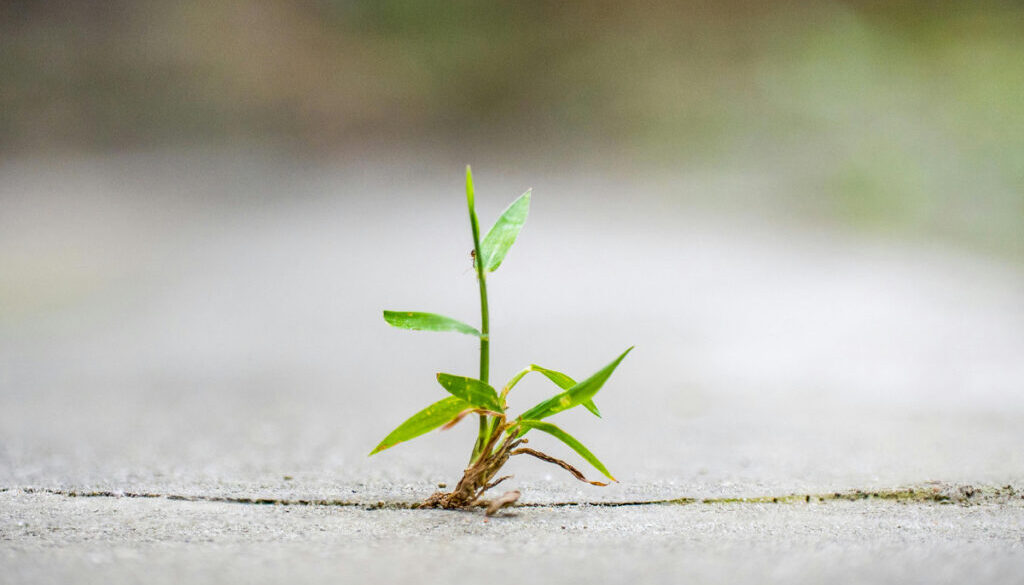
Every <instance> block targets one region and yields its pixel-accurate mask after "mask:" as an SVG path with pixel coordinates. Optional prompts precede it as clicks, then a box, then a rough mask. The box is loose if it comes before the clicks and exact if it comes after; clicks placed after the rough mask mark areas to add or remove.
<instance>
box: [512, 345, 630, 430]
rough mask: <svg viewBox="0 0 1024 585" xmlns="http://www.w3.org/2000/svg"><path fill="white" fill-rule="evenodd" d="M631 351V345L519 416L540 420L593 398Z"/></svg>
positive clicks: (525, 418)
mask: <svg viewBox="0 0 1024 585" xmlns="http://www.w3.org/2000/svg"><path fill="white" fill-rule="evenodd" d="M631 351H633V348H632V347H630V348H629V349H627V350H626V351H624V352H622V355H620V356H619V357H617V358H615V360H614V361H613V362H612V363H610V364H608V365H607V366H605V367H603V368H601V369H600V370H599V371H598V372H597V373H596V374H594V375H593V376H591V377H589V378H587V379H586V380H583V381H582V382H579V383H577V384H576V385H575V386H573V387H572V388H569V389H568V390H566V391H565V392H562V393H561V394H557V395H555V396H552V397H551V398H548V399H547V400H545V401H544V402H541V403H540V404H538V405H537V406H534V407H533V408H531V409H530V410H527V411H526V412H524V413H523V414H522V415H521V416H520V418H521V419H523V420H541V419H543V418H547V417H549V416H551V415H553V414H557V413H559V412H562V411H563V410H568V409H570V408H572V407H574V406H578V405H580V404H582V403H583V402H584V401H587V400H591V399H593V398H594V395H595V394H597V391H598V390H600V389H601V387H602V386H604V383H605V382H607V381H608V378H609V377H610V376H611V375H612V372H614V371H615V368H617V367H618V366H619V362H621V361H622V360H623V359H625V357H626V355H628V354H629V352H631Z"/></svg>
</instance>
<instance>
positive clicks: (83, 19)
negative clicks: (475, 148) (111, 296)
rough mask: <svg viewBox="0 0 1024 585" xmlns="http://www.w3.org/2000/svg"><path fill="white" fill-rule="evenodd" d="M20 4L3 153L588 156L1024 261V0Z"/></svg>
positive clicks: (0, 124)
mask: <svg viewBox="0 0 1024 585" xmlns="http://www.w3.org/2000/svg"><path fill="white" fill-rule="evenodd" d="M0 6H2V7H0V55H2V58H0V79H2V82H0V151H3V152H23V151H39V150H43V151H50V150H54V149H58V150H62V149H83V148H84V149H104V150H109V149H131V148H146V147H151V146H153V145H166V144H171V145H174V144H185V145H188V144H193V143H196V142H214V143H218V142H228V143H230V142H233V141H237V140H244V141H252V140H257V141H263V140H274V141H286V142H287V143H289V144H293V145H298V146H300V147H303V148H307V149H312V150H322V149H336V148H352V147H356V148H358V146H359V145H361V144H364V143H366V142H367V141H374V142H378V143H379V142H381V141H383V142H385V143H389V142H411V143H415V142H416V141H424V140H431V141H437V140H440V141H449V142H450V141H461V140H467V139H472V140H475V141H477V142H480V141H483V142H485V143H488V144H495V145H499V146H500V145H507V144H515V143H522V142H523V141H526V140H529V141H530V142H531V143H533V144H538V145H544V144H578V145H586V146H588V147H590V148H594V149H597V150H601V151H604V152H611V153H616V152H628V153H630V156H632V157H638V158H639V159H642V160H643V161H644V162H645V164H653V165H664V166H668V167H683V166H692V165H705V164H706V165H712V166H715V167H718V168H723V167H724V168H728V167H730V166H736V165H750V164H755V165H757V164H759V165H763V166H770V167H774V168H781V169H785V170H784V171H783V172H786V173H788V174H789V175H790V176H791V177H792V178H793V183H794V185H799V186H800V189H799V193H798V194H797V195H795V196H794V197H795V198H796V199H799V201H797V202H796V203H797V204H798V205H799V206H801V207H802V208H806V209H809V210H810V211H811V212H812V213H820V214H824V215H826V216H834V217H838V218H842V219H843V221H851V222H854V223H856V224H858V225H861V226H862V227H866V228H869V229H880V230H899V231H902V232H906V231H911V232H916V231H922V232H926V233H932V232H948V233H949V234H951V235H953V236H956V237H960V236H963V237H966V238H967V239H968V240H970V241H972V242H974V243H976V244H980V245H984V246H987V247H991V248H994V249H1000V250H1011V251H1013V252H1014V253H1015V254H1017V253H1024V241H1022V240H1024V238H1022V237H1021V236H1020V235H1019V234H1020V233H1021V231H1022V228H1024V219H1021V218H1022V217H1024V58H1022V55H1024V34H1021V32H1022V31H1024V5H1022V4H1020V3H1019V2H959V3H958V2H923V1H917V2H895V3H893V2H881V1H853V2H811V1H809V0H807V1H795V2H785V3H783V2H775V3H757V2H752V1H745V0H727V1H724V2H697V1H688V2H668V1H654V2H635V1H621V0H620V1H617V2H611V1H603V0H602V1H595V2H587V3H564V2H561V3H560V2H541V1H537V0H523V1H517V2H478V1H468V0H456V1H452V2H417V1H409V0H404V1H400V0H379V1H373V2H369V1H344V2H343V1H340V0H337V1H328V0H304V1H299V2H281V1H276V2H273V1H271V2H256V1H253V0H241V1H239V2H232V3H216V2H202V1H199V0H183V1H181V2H156V1H153V0H139V1H134V2H132V1H128V0H120V1H108V2H99V1H96V0H93V1H82V2H64V3H61V2H43V1H41V0H32V1H27V0H15V1H11V2H6V3H4V4H2V5H0ZM631 160H636V158H633V159H631ZM811 193H819V194H820V196H817V197H815V196H812V195H809V194H811Z"/></svg>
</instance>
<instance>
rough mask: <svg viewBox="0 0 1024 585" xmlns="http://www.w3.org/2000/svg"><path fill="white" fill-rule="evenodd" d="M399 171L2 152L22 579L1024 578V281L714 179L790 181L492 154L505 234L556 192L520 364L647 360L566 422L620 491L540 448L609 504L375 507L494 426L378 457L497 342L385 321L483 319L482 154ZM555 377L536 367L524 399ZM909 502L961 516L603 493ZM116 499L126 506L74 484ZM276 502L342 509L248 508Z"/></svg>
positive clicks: (895, 508)
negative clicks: (942, 497) (734, 206)
mask: <svg viewBox="0 0 1024 585" xmlns="http://www.w3.org/2000/svg"><path fill="white" fill-rule="evenodd" d="M380 161H384V162H377V163H373V164H370V163H367V162H366V161H361V162H359V163H358V164H357V163H352V164H341V165H338V166H333V167H324V166H318V167H312V168H310V167H309V166H308V165H300V164H295V163H290V162H287V161H282V160H280V159H278V158H273V157H270V158H261V157H249V156H247V157H232V158H224V157H203V156H193V157H188V156H186V157H181V156H154V157H122V158H107V159H89V160H80V161H64V162H63V163H62V164H60V165H48V164H43V163H34V162H31V161H27V162H26V161H22V162H17V163H13V162H9V163H7V164H5V165H4V166H3V167H0V201H2V204H3V209H4V213H3V214H0V295H2V296H0V489H2V490H4V491H3V492H2V493H0V564H2V565H3V567H4V570H3V571H0V581H4V582H12V583H15V582H17V583H23V582H54V583H57V582H61V583H63V582H68V581H76V582H108V583H109V582H114V583H116V582H137V581H147V582H233V581H238V582H275V581H286V580H287V581H301V582H321V581H323V582H327V581H331V582H337V581H341V582H386V583H396V582H397V583H401V582H435V581H436V582H441V581H445V582H451V581H453V580H463V579H469V578H473V579H476V578H478V577H477V576H478V575H481V574H484V573H486V574H487V575H488V580H489V581H495V582H511V581H512V580H516V581H521V580H522V578H528V579H529V580H531V581H540V582H545V581H549V582H559V583H563V582H568V583H572V582H594V581H626V580H628V579H639V578H643V579H646V580H652V581H664V582H681V581H695V582H701V581H708V582H712V581H713V582H722V581H730V582H780V583H781V582H786V583H791V582H823V581H828V582H922V583H925V582H928V583H936V582H940V583H941V582H949V583H954V582H963V581H964V580H966V579H968V578H969V579H972V580H979V579H980V580H981V581H983V582H984V581H987V582H1011V581H1014V580H1015V579H1016V580H1018V581H1019V575H1021V574H1024V540H1022V538H1024V537H1022V534H1024V510H1022V507H1021V503H1020V500H1019V498H1015V497H1013V496H1011V495H1007V494H1011V493H1017V492H1019V491H1020V489H1021V488H1022V486H1024V450H1022V449H1020V445H1021V444H1024V391H1022V390H1024V387H1022V383H1024V382H1022V380H1024V360H1022V359H1020V356H1022V355H1024V272H1022V271H1021V269H1020V267H1019V266H1018V265H1014V264H1008V263H1005V262H1002V261H1000V260H998V259H993V258H992V257H988V256H981V255H977V254H974V253H971V252H966V251H963V250H961V249H958V248H955V247H949V246H944V245H939V244H935V243H930V242H920V241H915V240H890V239H885V238H883V237H881V236H877V235H875V236H871V235H865V234H859V235H857V234H852V233H850V232H848V231H845V230H843V229H840V228H837V227H834V226H833V227H827V226H822V225H814V224H811V225H807V224H800V223H798V222H795V221H793V220H790V219H788V218H786V217H785V214H778V213H777V214H770V213H767V212H766V211H765V210H764V209H763V208H757V207H753V210H752V211H749V210H748V211H745V212H728V213H726V212H723V211H721V210H710V211H709V210H707V209H701V208H700V207H699V206H696V205H695V204H694V203H693V201H692V199H689V198H688V196H687V194H689V193H694V192H700V193H703V194H705V195H706V196H707V199H714V198H716V197H719V196H720V197H722V198H724V199H729V198H730V197H734V196H735V193H736V192H740V191H743V192H747V191H755V192H757V193H759V194H760V195H763V197H764V198H765V199H766V200H774V199H773V196H774V195H777V194H778V193H777V191H781V190H784V189H787V188H789V187H790V185H788V184H786V183H785V182H780V181H779V180H778V178H777V177H773V176H772V175H770V174H763V173H761V174H759V173H754V172H751V173H750V174H749V175H743V176H737V175H730V176H729V177H724V178H722V177H707V176H701V175H696V176H684V175H680V176H670V177H658V178H656V179H652V178H651V177H650V176H630V175H616V174H613V173H612V172H609V173H608V176H602V177H594V176H592V175H584V174H575V173H572V172H564V171H560V172H558V173H549V172H545V171H544V169H543V168H540V167H538V168H529V166H528V165H524V166H523V167H522V168H517V170H516V171H515V172H511V171H501V170H500V169H501V168H502V167H500V166H499V165H496V164H491V165H489V164H487V163H486V161H484V163H483V164H480V165H478V166H477V167H476V168H475V170H476V175H477V177H478V200H479V206H480V214H481V216H482V218H483V219H482V221H483V222H484V223H489V222H490V220H491V218H493V217H494V216H495V215H496V214H497V213H498V212H499V211H500V210H501V208H502V207H503V206H504V205H505V204H506V203H507V201H509V200H510V199H512V198H513V197H514V196H515V195H517V194H518V192H521V191H522V190H523V189H525V188H526V187H530V186H532V187H534V189H535V195H534V204H533V209H532V213H531V217H530V220H529V222H528V224H527V228H526V229H525V230H524V232H523V235H522V237H521V239H520V242H519V243H517V245H516V247H515V248H514V249H513V250H512V252H511V253H510V255H509V257H508V259H507V260H506V262H505V264H504V265H503V266H502V268H501V270H500V271H499V272H497V273H495V275H494V276H493V277H492V279H491V281H490V283H491V301H492V306H493V313H492V319H493V323H492V329H493V332H494V335H493V338H494V341H493V350H494V357H493V360H492V371H493V372H494V376H495V378H496V379H499V380H503V379H504V378H506V377H508V376H511V375H512V374H513V373H514V372H515V371H516V370H518V369H519V368H521V367H522V366H523V365H525V364H528V363H531V362H533V363H539V364H541V365H545V366H548V367H553V368H557V369H562V370H564V371H566V372H568V373H570V374H571V375H574V376H577V377H580V376H585V375H587V374H588V373H589V372H591V371H593V370H595V369H597V368H599V367H600V366H602V365H604V364H605V363H607V361H609V360H610V359H611V358H612V357H614V356H615V355H617V354H618V353H619V352H620V351H621V350H622V349H623V348H625V347H626V346H628V345H633V344H636V345H637V349H636V350H635V351H634V352H633V353H632V354H631V355H630V356H629V358H628V359H627V360H626V361H625V362H624V363H623V365H622V366H621V368H620V370H619V371H618V372H617V373H616V374H615V376H614V377H613V378H612V380H611V381H610V382H609V384H608V385H607V387H606V389H605V390H603V391H602V393H601V394H600V395H599V397H598V400H597V402H598V404H599V405H600V407H601V409H602V411H603V412H604V418H603V419H601V420H598V419H596V418H594V417H592V416H590V415H589V414H588V413H586V412H579V413H577V412H570V413H564V414H560V415H558V420H557V422H558V423H559V424H560V425H561V426H563V428H566V429H567V430H569V431H570V432H572V433H573V434H574V435H576V436H577V437H578V438H580V439H581V440H582V441H584V442H585V443H586V444H587V445H588V446H589V447H590V448H591V449H592V450H593V451H594V452H595V453H596V454H597V455H598V456H599V457H601V458H602V460H603V461H604V462H605V463H606V464H607V465H608V467H609V468H610V469H611V470H612V471H613V472H614V473H615V475H616V476H617V477H618V478H619V479H620V480H621V483H619V484H615V485H613V486H611V487H609V488H597V487H592V486H588V485H585V484H581V483H577V482H575V481H574V480H572V478H571V477H569V476H568V475H567V474H564V473H563V472H562V471H561V470H558V469H556V468H553V467H547V466H545V465H544V464H543V463H541V462H539V461H536V460H532V459H531V460H529V461H522V460H513V462H512V463H511V465H510V471H511V472H512V473H514V474H515V475H516V478H515V479H514V480H512V481H511V482H509V484H508V489H513V488H515V489H520V490H522V492H523V498H522V500H521V501H522V502H523V503H526V504H551V503H563V504H564V503H572V504H583V505H579V506H574V505H573V506H555V507H550V506H549V507H522V508H517V509H515V510H514V511H513V513H512V514H511V515H508V516H505V517H500V518H495V519H492V520H491V521H490V522H487V523H484V522H483V517H482V516H481V515H480V514H479V513H452V512H438V511H423V510H408V509H376V510H374V509H370V508H372V507H374V505H375V504H377V503H378V502H384V503H385V504H388V505H391V504H402V505H406V504H409V503H412V502H416V501H418V500H420V499H422V498H423V497H425V496H427V495H429V494H430V493H431V492H432V491H433V490H434V489H435V486H436V484H438V483H441V482H447V483H449V484H452V483H454V482H455V480H457V479H458V474H459V471H460V469H461V466H462V465H463V464H464V463H465V458H466V456H467V450H468V449H469V447H470V445H471V443H472V435H473V429H472V428H471V427H472V426H473V425H471V424H466V423H464V424H463V425H461V426H460V427H457V428H455V429H453V430H451V431H448V432H445V433H435V434H432V435H429V436H427V437H424V438H422V439H420V440H417V441H415V442H412V443H409V444H407V445H402V446H399V447H396V448H394V449H392V450H389V451H387V452H384V453H382V454H380V455H378V456H375V457H373V458H370V459H367V457H366V453H368V452H369V450H370V449H371V448H372V447H373V446H374V445H375V444H376V442H377V441H378V440H379V439H380V438H381V437H383V435H384V434H386V433H387V432H388V431H389V430H391V428H392V427H394V426H395V425H396V424H397V423H399V422H400V421H401V420H403V419H404V418H405V417H406V416H408V415H409V414H411V413H412V412H414V411H416V410H418V409H419V408H421V407H423V406H425V405H426V404H428V403H429V402H432V401H434V400H436V399H439V398H441V397H442V396H443V394H442V390H441V389H440V387H438V386H436V384H435V383H434V380H433V374H434V372H437V371H448V372H453V373H462V374H472V373H473V371H474V369H475V366H476V348H475V346H474V343H473V339H471V338H469V337H463V336H458V335H436V336H432V335H430V334H416V333H408V332H400V331H396V330H393V329H389V328H388V327H387V326H386V325H385V324H384V323H383V321H382V320H381V319H380V311H381V309H384V308H394V309H413V310H430V311H435V312H439V313H444V314H450V315H452V316H455V317H458V318H462V319H464V320H467V321H470V322H472V321H474V320H475V318H474V314H475V312H476V310H477V309H476V302H477V299H476V290H475V284H474V277H473V274H472V272H471V271H470V270H468V269H469V266H470V264H469V256H468V251H469V243H468V236H467V232H466V229H465V228H466V225H465V223H466V222H465V217H464V214H465V212H464V209H463V208H462V205H463V199H462V195H461V184H460V179H461V177H460V169H459V166H458V164H457V162H456V161H448V160H439V159H437V158H436V157H435V158H434V159H431V160H430V161H429V162H430V164H426V163H422V162H420V163H412V164H410V163H409V161H392V162H388V161H389V159H387V158H381V159H380ZM442 171H443V172H442ZM584 177H585V178H584ZM755 198H756V197H755ZM550 391H551V389H550V388H549V387H548V386H547V385H546V382H545V381H544V380H543V379H527V380H526V381H524V382H523V383H522V384H521V385H520V387H517V389H516V390H515V392H514V393H513V394H512V396H511V403H512V405H511V406H512V409H513V411H516V410H519V409H522V408H526V407H528V406H530V405H531V404H532V403H533V402H535V401H539V400H540V399H542V398H544V397H545V396H546V395H547V394H548V393H549V392H550ZM534 442H535V446H538V447H540V448H542V449H544V450H547V451H550V452H552V453H553V454H555V455H558V456H563V457H565V458H567V459H568V460H570V461H572V462H574V463H578V464H579V465H580V467H581V468H583V469H585V468H584V467H583V464H582V462H579V461H576V460H575V459H574V457H573V456H572V454H571V453H570V452H567V450H566V449H565V448H564V447H562V446H560V445H559V444H557V443H555V442H553V440H547V439H546V438H545V437H537V438H536V439H535V441H534ZM587 472H588V473H592V471H591V470H587ZM928 482H941V483H937V484H929V483H928ZM963 485H971V486H981V487H986V488H995V487H999V486H1005V485H1010V486H1012V487H1013V488H1014V489H1015V490H1016V492H1013V491H1009V490H1004V491H1003V492H1000V493H999V494H996V493H995V492H994V491H993V489H983V490H980V491H979V492H978V494H979V495H978V496H971V497H970V498H964V497H961V496H959V495H957V494H961V495H962V489H961V488H960V487H957V486H963ZM908 486H909V487H913V488H915V489H916V490H918V491H920V490H937V491H938V493H942V494H951V495H953V496H955V497H953V500H954V501H953V503H941V502H940V501H937V500H935V499H928V500H924V501H922V500H919V499H905V500H899V499H897V500H884V499H880V498H866V499H855V501H846V500H826V501H821V502H818V501H816V500H814V499H813V498H812V501H811V502H809V503H808V502H801V501H799V498H796V501H792V500H788V499H784V500H783V502H781V503H778V504H773V503H770V502H760V501H758V502H751V501H747V502H735V503H721V502H717V503H714V502H713V503H701V502H698V503H694V504H689V505H681V504H649V505H639V506H628V507H622V506H608V507H602V506H589V505H585V504H588V503H601V502H604V503H614V502H644V501H657V500H672V499H677V498H696V499H698V500H700V499H704V498H719V499H720V498H737V497H755V498H756V497H761V496H767V497H769V498H770V497H777V496H785V495H787V494H799V495H811V496H815V497H817V496H818V495H827V494H832V493H834V492H836V491H839V492H842V493H847V492H853V491H854V490H863V491H865V492H872V491H875V490H887V489H892V488H899V487H908ZM96 492H110V493H109V494H106V495H104V494H98V497H72V495H76V494H77V495H87V494H91V493H96ZM123 494H153V495H157V496H160V497H156V498H132V497H116V496H118V495H123ZM167 496H177V497H182V498H186V499H170V498H168V497H167ZM190 497H198V498H200V501H189V500H188V499H187V498H190ZM260 499H265V500H272V501H273V500H287V501H289V502H292V503H295V502H297V501H299V500H303V501H320V505H305V506H304V505H288V506H284V505H257V504H244V503H233V502H234V501H237V500H260ZM331 502H342V503H348V504H355V505H346V506H338V505H328V504H330V503H331ZM563 526H564V529H563Z"/></svg>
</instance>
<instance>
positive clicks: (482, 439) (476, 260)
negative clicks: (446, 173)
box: [466, 166, 491, 462]
mask: <svg viewBox="0 0 1024 585" xmlns="http://www.w3.org/2000/svg"><path fill="white" fill-rule="evenodd" d="M474 199H475V196H474V193H473V174H472V172H471V171H470V168H469V166H467V167H466V202H467V203H468V205H469V223H470V226H471V227H472V229H473V264H474V265H475V267H476V280H477V284H478V285H479V286H480V381H481V382H483V383H485V384H486V383H488V376H489V374H490V359H491V340H490V337H489V335H490V315H489V313H488V310H487V273H486V271H485V270H484V261H483V256H481V255H480V223H479V222H478V221H477V218H476V205H475V202H474ZM488 430H489V425H488V423H487V416H486V415H483V414H481V415H480V430H479V432H478V433H477V437H476V443H475V444H474V445H473V455H472V456H471V457H470V458H469V460H470V462H473V461H474V460H475V459H476V458H477V456H478V455H479V454H480V451H481V450H482V449H483V448H484V446H485V445H486V444H487V440H488V436H487V435H488Z"/></svg>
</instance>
